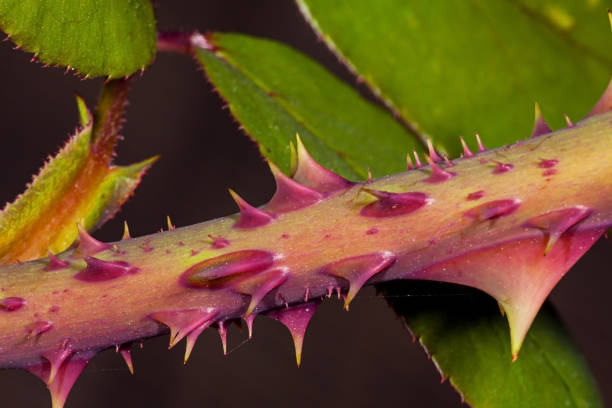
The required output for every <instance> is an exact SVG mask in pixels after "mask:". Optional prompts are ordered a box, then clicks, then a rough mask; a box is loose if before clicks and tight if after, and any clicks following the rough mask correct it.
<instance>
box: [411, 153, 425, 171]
mask: <svg viewBox="0 0 612 408" xmlns="http://www.w3.org/2000/svg"><path fill="white" fill-rule="evenodd" d="M412 154H413V155H414V161H415V162H416V167H417V169H418V168H421V167H423V165H422V164H421V159H419V154H418V153H417V151H416V150H413V151H412Z"/></svg>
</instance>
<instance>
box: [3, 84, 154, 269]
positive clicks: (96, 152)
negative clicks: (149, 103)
mask: <svg viewBox="0 0 612 408" xmlns="http://www.w3.org/2000/svg"><path fill="white" fill-rule="evenodd" d="M126 95H127V82H126V81H123V80H119V81H111V82H109V83H107V84H105V86H104V91H103V93H102V97H101V99H100V103H99V106H98V110H97V112H96V118H95V119H93V118H92V117H91V114H90V113H89V111H88V110H87V108H86V107H85V103H84V102H83V100H82V99H81V98H77V103H78V106H79V116H80V118H81V128H80V130H78V131H77V133H76V135H75V136H74V137H72V138H71V139H70V140H69V141H68V143H67V144H66V146H65V147H64V148H63V149H62V150H61V151H60V152H59V153H58V154H57V155H56V156H55V157H54V158H53V159H51V161H49V162H48V163H46V164H45V166H44V168H43V169H42V170H41V171H40V173H39V174H38V176H37V177H36V178H35V179H34V181H33V182H32V184H31V185H30V186H29V187H28V189H27V190H26V192H25V193H23V194H22V195H21V196H19V197H18V198H17V200H15V202H14V203H12V204H9V205H7V206H6V208H5V209H4V211H3V212H2V213H0V264H10V263H15V262H23V261H27V260H30V259H36V258H41V257H43V256H46V255H47V251H51V252H52V253H57V252H61V251H63V250H65V249H66V248H67V247H68V246H69V245H70V244H72V242H73V241H74V239H75V238H76V236H77V227H76V225H77V223H80V224H82V225H83V226H84V227H85V228H86V229H88V230H91V229H94V228H96V227H98V226H100V225H101V224H103V223H104V222H105V221H106V220H108V219H109V218H111V217H112V216H113V215H114V214H115V212H116V211H117V210H118V209H119V207H120V206H121V204H123V202H124V201H125V200H126V199H127V198H128V197H129V196H130V195H131V194H132V193H133V191H134V189H135V188H136V186H137V185H138V183H139V182H140V179H141V177H142V176H143V174H144V173H145V171H146V170H147V169H148V168H149V167H150V166H151V164H152V163H153V162H154V161H155V159H156V158H155V157H154V158H152V159H148V160H145V161H143V162H141V163H137V164H134V165H131V166H127V167H124V166H113V165H111V163H110V160H111V158H112V156H113V155H114V149H113V148H114V145H115V142H116V141H117V137H118V131H119V123H120V122H121V118H122V115H123V106H124V103H125V99H126ZM92 129H93V130H92Z"/></svg>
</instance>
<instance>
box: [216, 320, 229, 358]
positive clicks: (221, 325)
mask: <svg viewBox="0 0 612 408" xmlns="http://www.w3.org/2000/svg"><path fill="white" fill-rule="evenodd" d="M217 326H218V329H219V337H221V346H222V347H223V355H224V356H227V329H226V328H225V324H224V323H223V321H220V322H219V323H217Z"/></svg>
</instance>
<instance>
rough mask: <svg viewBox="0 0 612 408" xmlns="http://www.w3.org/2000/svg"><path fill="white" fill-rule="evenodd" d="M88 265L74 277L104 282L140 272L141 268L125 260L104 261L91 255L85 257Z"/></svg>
mask: <svg viewBox="0 0 612 408" xmlns="http://www.w3.org/2000/svg"><path fill="white" fill-rule="evenodd" d="M85 263H86V264H87V266H86V267H85V269H82V270H80V271H79V272H77V273H76V275H74V276H73V277H74V278H75V279H78V280H81V281H84V282H104V281H108V280H112V279H117V278H120V277H122V276H125V275H132V274H135V273H138V272H139V271H140V268H137V267H135V266H132V265H130V264H129V263H127V262H125V261H103V260H102V259H98V258H94V257H91V256H86V257H85Z"/></svg>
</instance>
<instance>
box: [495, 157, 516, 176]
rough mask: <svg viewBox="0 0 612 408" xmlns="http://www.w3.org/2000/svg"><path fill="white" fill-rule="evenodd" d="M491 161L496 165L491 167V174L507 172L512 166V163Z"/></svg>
mask: <svg viewBox="0 0 612 408" xmlns="http://www.w3.org/2000/svg"><path fill="white" fill-rule="evenodd" d="M492 161H493V163H495V164H496V165H497V167H495V169H493V174H501V173H507V172H509V171H510V170H512V169H513V168H514V165H513V164H512V163H502V162H498V161H495V160H492Z"/></svg>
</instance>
